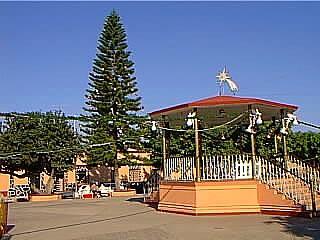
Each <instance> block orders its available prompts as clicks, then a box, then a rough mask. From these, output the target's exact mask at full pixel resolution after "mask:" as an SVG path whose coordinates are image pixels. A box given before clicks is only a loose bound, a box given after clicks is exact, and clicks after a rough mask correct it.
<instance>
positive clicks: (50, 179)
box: [46, 168, 54, 194]
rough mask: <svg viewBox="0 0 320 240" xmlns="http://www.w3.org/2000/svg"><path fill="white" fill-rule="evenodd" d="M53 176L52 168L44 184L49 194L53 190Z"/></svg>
mask: <svg viewBox="0 0 320 240" xmlns="http://www.w3.org/2000/svg"><path fill="white" fill-rule="evenodd" d="M53 176H54V168H52V170H51V174H50V177H49V179H48V181H47V184H46V192H47V194H51V193H52V190H53V187H54V179H53Z"/></svg>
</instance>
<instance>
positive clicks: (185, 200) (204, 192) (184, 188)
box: [158, 180, 301, 215]
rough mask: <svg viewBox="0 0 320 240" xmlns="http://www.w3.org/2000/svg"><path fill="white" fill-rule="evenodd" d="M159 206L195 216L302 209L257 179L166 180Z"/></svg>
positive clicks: (161, 209) (168, 210)
mask: <svg viewBox="0 0 320 240" xmlns="http://www.w3.org/2000/svg"><path fill="white" fill-rule="evenodd" d="M158 209H159V210H160V211H167V212H176V213H184V214H192V215H205V214H241V213H261V212H264V213H267V212H268V211H272V213H275V212H276V211H277V210H281V211H283V212H286V213H287V212H299V211H300V212H301V206H297V205H295V204H294V203H293V202H292V201H289V200H285V199H282V195H279V194H276V193H275V192H274V191H273V190H271V189H268V188H267V187H266V185H264V184H261V183H259V182H258V181H256V180H236V181H212V182H209V181H207V182H199V183H197V182H162V183H161V184H160V194H159V204H158Z"/></svg>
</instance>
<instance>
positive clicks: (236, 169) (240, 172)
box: [201, 154, 252, 180]
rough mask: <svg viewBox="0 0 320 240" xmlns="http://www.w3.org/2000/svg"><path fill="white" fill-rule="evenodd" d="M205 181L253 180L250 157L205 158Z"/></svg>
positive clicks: (222, 156) (220, 156)
mask: <svg viewBox="0 0 320 240" xmlns="http://www.w3.org/2000/svg"><path fill="white" fill-rule="evenodd" d="M202 160H203V161H202V177H201V179H203V180H228V179H250V178H252V158H251V156H250V155H247V154H244V155H217V156H204V157H203V159H202Z"/></svg>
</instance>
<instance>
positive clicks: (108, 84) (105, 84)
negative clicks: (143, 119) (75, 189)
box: [82, 11, 141, 189]
mask: <svg viewBox="0 0 320 240" xmlns="http://www.w3.org/2000/svg"><path fill="white" fill-rule="evenodd" d="M127 48H128V45H127V37H126V32H125V29H124V26H123V24H122V23H121V19H120V16H119V15H118V14H117V13H116V12H115V11H112V12H111V14H110V15H109V16H107V17H106V19H105V23H104V26H103V30H102V32H101V34H100V37H99V40H98V47H97V54H96V58H95V59H94V62H93V67H92V71H91V72H90V74H89V80H90V82H89V88H88V89H87V94H86V98H87V101H86V107H85V108H84V110H85V111H86V112H87V114H86V115H84V116H83V121H84V124H83V126H82V127H83V132H84V134H85V142H87V143H91V144H98V143H100V144H101V145H100V146H97V147H95V148H94V149H92V150H90V151H89V152H88V164H90V165H97V164H108V165H109V166H113V167H114V170H115V183H116V188H117V189H119V188H120V182H119V176H118V166H119V163H118V157H117V154H118V152H119V151H121V152H125V151H126V148H127V147H128V144H129V143H130V144H133V142H137V141H138V140H139V138H137V132H138V130H139V129H138V125H137V124H138V123H139V120H140V117H138V116H137V113H138V112H139V111H140V110H141V103H140V101H141V98H140V97H139V96H138V95H137V92H138V88H137V86H136V78H135V77H134V72H135V70H134V68H133V65H134V63H133V62H132V61H131V60H130V54H131V52H129V51H128V50H127ZM107 143H109V144H107Z"/></svg>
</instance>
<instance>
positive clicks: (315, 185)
mask: <svg viewBox="0 0 320 240" xmlns="http://www.w3.org/2000/svg"><path fill="white" fill-rule="evenodd" d="M281 162H282V161H277V160H275V161H270V160H265V159H263V158H261V157H256V177H257V178H258V180H260V181H261V182H262V183H265V184H267V185H268V186H269V187H270V188H273V189H275V190H276V191H277V192H278V193H281V194H283V196H284V197H285V198H286V199H289V200H293V201H294V203H295V204H297V205H301V206H302V207H303V210H304V211H307V212H311V211H312V212H316V211H317V210H320V195H319V177H318V176H319V170H318V169H316V168H315V167H312V166H310V165H308V164H307V163H303V162H301V161H298V160H296V159H294V158H289V159H288V160H287V166H286V167H282V166H281Z"/></svg>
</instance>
